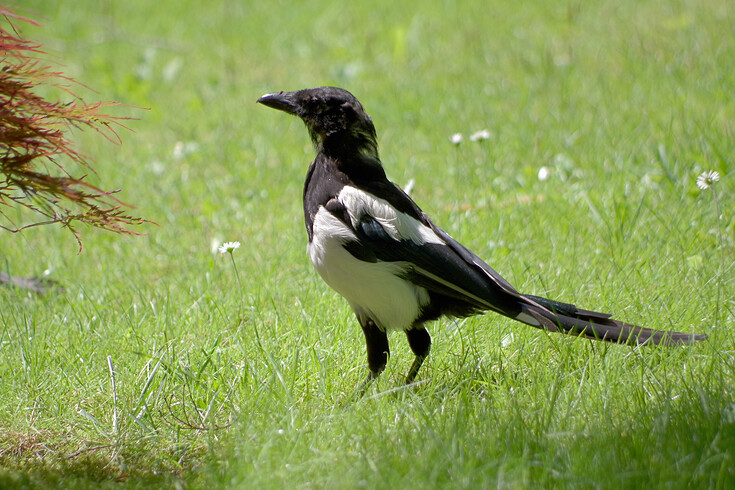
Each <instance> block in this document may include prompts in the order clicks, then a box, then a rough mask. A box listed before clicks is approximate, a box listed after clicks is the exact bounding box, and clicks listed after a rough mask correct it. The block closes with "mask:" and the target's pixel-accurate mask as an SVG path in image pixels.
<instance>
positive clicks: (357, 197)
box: [337, 186, 446, 245]
mask: <svg viewBox="0 0 735 490" xmlns="http://www.w3.org/2000/svg"><path fill="white" fill-rule="evenodd" d="M337 199H338V200H339V201H340V202H341V203H342V204H343V205H344V207H345V208H346V209H347V212H348V214H349V215H350V221H352V226H353V227H357V224H358V223H359V221H360V218H361V217H362V216H364V215H365V214H368V215H370V216H372V217H373V218H375V220H376V221H377V222H378V223H380V225H381V226H382V227H383V229H384V230H385V232H386V233H388V235H390V237H391V238H393V239H394V240H396V241H401V240H411V241H412V242H414V243H416V244H419V245H423V244H424V243H436V244H439V245H446V243H444V240H442V239H441V238H440V237H439V236H438V235H437V234H436V233H434V230H432V229H431V228H429V227H428V226H426V225H424V224H423V223H421V222H420V221H418V220H416V219H414V218H412V217H411V216H409V215H407V214H406V213H401V212H400V211H397V210H396V209H395V208H394V207H393V206H391V205H390V204H389V203H388V201H386V200H385V199H380V198H379V197H375V196H373V195H372V194H369V193H367V192H364V191H361V190H359V189H357V188H355V187H352V186H345V187H344V188H343V189H342V190H341V191H340V193H339V196H337Z"/></svg>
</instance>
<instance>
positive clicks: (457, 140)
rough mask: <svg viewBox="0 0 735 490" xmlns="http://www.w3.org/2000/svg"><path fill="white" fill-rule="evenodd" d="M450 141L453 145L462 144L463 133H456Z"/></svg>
mask: <svg viewBox="0 0 735 490" xmlns="http://www.w3.org/2000/svg"><path fill="white" fill-rule="evenodd" d="M449 141H451V142H452V144H455V145H458V144H460V143H461V142H462V133H454V134H453V135H452V136H450V137H449Z"/></svg>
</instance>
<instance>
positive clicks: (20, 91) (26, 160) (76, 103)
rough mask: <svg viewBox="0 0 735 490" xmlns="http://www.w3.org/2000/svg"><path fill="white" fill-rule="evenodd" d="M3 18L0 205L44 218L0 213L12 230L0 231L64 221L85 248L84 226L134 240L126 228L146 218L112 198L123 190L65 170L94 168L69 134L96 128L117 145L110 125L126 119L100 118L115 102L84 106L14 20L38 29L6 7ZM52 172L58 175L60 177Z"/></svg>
mask: <svg viewBox="0 0 735 490" xmlns="http://www.w3.org/2000/svg"><path fill="white" fill-rule="evenodd" d="M0 16H1V17H4V19H5V21H7V23H8V24H9V26H10V30H6V29H5V28H4V26H2V25H0V56H1V57H2V65H1V66H0V205H5V206H14V205H17V206H22V207H24V208H26V209H30V210H32V211H34V212H36V213H38V214H40V215H42V216H43V218H42V219H41V221H38V222H35V223H31V224H25V225H16V224H14V223H13V222H12V220H11V219H10V218H9V217H8V215H7V214H6V213H5V212H4V211H3V208H2V207H0V219H2V220H3V221H5V222H6V223H7V224H8V226H5V225H4V224H2V223H0V228H2V229H4V230H7V231H10V232H18V231H21V230H23V229H25V228H29V227H32V226H39V225H46V224H52V223H59V224H61V225H62V226H64V227H66V228H67V229H69V230H70V231H71V232H72V233H73V234H74V237H75V238H76V239H77V242H78V243H79V249H80V250H81V247H82V242H81V238H80V235H79V232H78V231H77V230H76V228H75V225H76V223H79V222H82V223H88V224H90V225H93V226H96V227H99V228H103V229H106V230H110V231H114V232H117V233H127V234H133V235H135V234H137V233H134V232H132V231H130V230H128V229H127V228H126V226H128V225H138V224H141V223H142V222H144V221H145V220H143V219H141V218H135V217H132V216H129V215H127V214H125V212H124V211H123V210H122V209H121V208H122V206H123V203H122V202H121V201H119V200H118V199H116V198H115V197H114V196H113V194H115V193H116V192H118V191H103V190H101V189H99V188H98V187H96V186H94V185H92V184H90V183H88V182H86V181H85V180H84V179H85V177H86V176H81V177H74V176H72V175H70V174H69V172H67V171H66V170H65V169H64V167H63V165H62V162H63V161H64V160H67V161H71V162H74V163H76V164H78V165H80V166H81V167H83V168H87V169H89V170H92V169H91V167H90V161H89V160H88V158H87V157H86V156H84V155H83V154H81V153H80V152H78V151H77V150H75V149H74V147H73V145H72V142H71V141H70V140H69V138H68V132H69V130H70V129H71V128H80V129H84V128H87V129H90V128H91V129H93V130H95V131H97V132H99V133H100V134H102V135H104V136H105V137H106V138H107V139H110V140H112V141H114V142H120V139H119V136H118V134H117V133H116V132H115V128H114V127H113V126H115V125H117V126H118V127H124V126H122V124H121V122H120V121H121V120H122V119H124V118H120V117H115V116H111V115H108V114H104V113H102V112H101V111H102V110H104V109H106V108H108V107H111V106H115V105H118V104H117V103H116V102H98V103H95V104H87V103H85V102H84V101H83V100H82V99H81V98H79V97H78V96H77V95H75V94H74V93H73V92H71V90H70V89H69V88H68V85H69V83H70V82H74V80H72V79H70V78H68V77H66V76H64V75H63V74H61V73H58V72H53V71H51V68H50V67H49V66H44V65H42V64H41V61H40V60H39V59H38V58H37V56H38V55H39V54H41V53H43V51H41V50H40V45H39V44H34V43H31V42H30V41H27V40H24V39H23V38H22V37H21V35H20V34H19V33H18V31H17V29H16V27H15V26H14V25H13V23H12V20H11V19H16V20H19V21H24V22H28V23H31V24H33V25H38V24H37V23H35V22H34V21H32V20H30V19H26V18H24V17H20V16H18V15H16V14H14V13H12V12H10V11H9V10H7V9H5V8H2V7H0ZM1 17H0V18H1ZM11 31H12V32H11ZM43 85H45V86H53V87H56V88H59V89H61V90H64V91H65V92H66V93H67V94H69V95H70V96H71V98H72V99H73V101H72V102H69V103H61V102H49V101H47V100H46V99H44V98H43V97H40V96H38V95H36V93H35V91H34V90H35V89H36V87H39V86H43ZM49 167H50V168H52V169H56V172H55V173H56V175H52V174H51V173H50V172H49ZM92 171H93V170H92ZM72 206H73V207H72Z"/></svg>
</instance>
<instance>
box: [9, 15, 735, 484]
mask: <svg viewBox="0 0 735 490" xmlns="http://www.w3.org/2000/svg"><path fill="white" fill-rule="evenodd" d="M16 3H19V4H20V5H22V10H20V8H18V9H19V12H20V13H23V14H25V15H27V16H29V17H33V18H35V19H36V20H38V21H40V22H41V23H42V24H43V25H42V27H32V26H27V25H23V26H22V28H23V32H24V34H25V36H26V37H28V38H31V39H35V40H38V41H39V42H42V43H43V45H44V49H45V50H46V51H47V53H48V55H47V58H48V59H50V60H53V61H54V62H57V63H59V64H60V69H61V70H63V71H64V73H65V74H67V75H69V76H71V77H74V78H76V79H77V80H79V81H81V82H83V83H84V84H85V85H86V86H88V87H90V88H89V89H87V88H85V87H81V86H80V87H77V88H76V89H75V90H76V91H77V92H78V93H80V94H81V95H83V96H84V99H85V100H87V101H90V102H91V101H95V100H117V101H119V102H121V103H123V104H125V106H124V107H119V108H116V109H112V112H113V113H114V114H115V115H119V116H126V117H132V118H135V119H134V120H130V121H127V122H126V126H128V127H129V128H130V130H125V129H122V130H120V131H119V133H120V136H121V138H122V141H123V142H122V144H120V145H116V144H113V143H110V142H109V141H107V140H105V139H104V138H101V137H100V136H99V135H98V134H96V133H94V132H91V133H90V132H80V131H77V132H75V133H74V138H75V140H76V141H77V142H78V145H79V148H81V149H82V150H83V151H84V153H85V154H87V155H89V156H90V157H92V158H94V160H95V161H96V163H95V167H94V168H95V170H96V174H92V175H90V176H89V178H90V179H91V181H92V182H93V183H95V184H97V185H100V186H102V187H104V188H120V189H122V190H121V192H120V193H119V195H118V196H119V198H120V199H122V200H123V201H125V202H126V203H129V204H131V205H133V206H134V209H130V212H131V213H132V214H135V215H138V216H142V217H144V218H146V219H148V220H151V221H152V222H155V224H146V225H143V226H141V227H138V228H136V229H135V231H137V232H140V233H143V235H142V236H122V235H116V234H113V233H109V232H105V231H100V230H96V229H93V228H89V227H84V226H82V227H80V231H81V232H82V239H83V245H84V246H83V250H82V252H81V253H78V247H77V243H76V241H75V240H74V237H73V236H72V235H71V234H70V233H69V232H68V231H66V230H63V229H59V228H55V227H37V228H32V229H28V230H26V231H24V232H23V233H20V234H10V233H8V232H4V231H2V232H0V253H1V254H2V255H0V268H1V270H3V271H4V272H8V273H10V274H12V275H16V276H31V275H43V274H46V275H47V277H48V278H50V279H53V280H55V281H58V283H59V284H60V285H62V286H63V290H60V289H57V290H54V291H52V292H50V293H47V294H43V295H38V294H33V293H29V292H27V291H24V290H21V289H11V288H5V287H3V288H0V487H2V488H16V487H17V488H23V487H58V488H100V487H106V486H117V485H121V486H125V487H131V488H135V487H149V486H152V487H178V488H181V487H187V488H291V487H297V488H354V487H368V488H421V487H423V488H426V487H429V488H431V487H451V488H460V487H462V488H464V487H469V488H486V487H498V488H501V487H502V488H528V487H542V488H543V487H561V488H568V487H581V488H589V487H601V488H623V487H626V488H627V487H634V488H659V487H665V488H684V487H692V488H723V489H724V488H733V487H734V486H735V268H734V265H733V256H734V252H735V217H734V216H735V199H733V193H734V192H735V180H733V177H732V176H733V175H735V173H734V171H735V98H734V97H733V94H735V72H734V71H733V69H732V67H733V66H735V29H734V28H733V26H735V8H733V6H731V5H730V3H728V2H723V1H722V0H680V1H672V2H664V1H644V2H636V1H632V0H624V1H620V0H618V1H591V2H572V1H567V2H545V1H541V0H536V1H531V2H522V3H516V2H500V1H493V2H480V1H477V2H453V1H445V2H433V1H430V2H393V1H382V0H374V1H372V2H352V3H349V4H347V3H344V4H341V5H337V4H332V3H331V2H326V1H313V2H290V1H285V0H284V1H274V2H252V1H251V2H247V1H241V2H234V1H221V2H196V1H190V0H176V1H174V0H159V1H157V2H144V1H139V0H133V1H128V2H115V1H92V0H81V1H76V2H52V1H48V0H23V1H22V2H16ZM250 4H252V5H250ZM318 85H337V86H341V87H344V88H346V89H348V90H350V91H351V92H353V93H354V94H355V95H356V96H357V97H358V98H359V99H360V100H361V101H362V102H363V104H364V106H365V107H366V109H367V111H368V112H369V113H370V115H371V116H372V118H373V121H374V122H375V125H376V128H377V131H378V135H379V142H380V145H381V148H380V151H381V157H382V160H383V163H384V165H385V167H386V171H387V173H388V175H389V177H390V178H391V179H392V180H394V181H395V182H397V183H398V184H399V185H401V186H406V185H408V184H409V183H412V185H413V190H412V197H414V199H415V200H416V201H417V202H418V203H419V205H420V206H422V208H423V209H424V211H425V212H427V213H428V214H430V215H431V217H432V219H433V220H434V221H435V222H436V223H437V224H438V225H439V226H441V227H443V228H444V229H446V230H447V231H448V232H449V233H450V234H451V235H452V236H454V237H455V238H456V239H458V240H459V241H460V242H462V243H464V244H465V245H466V246H468V247H469V248H470V249H471V250H473V251H474V252H475V253H476V254H477V255H479V256H480V257H483V258H484V259H486V260H487V262H488V263H490V264H491V265H492V266H493V267H494V268H495V269H496V270H498V271H499V272H500V273H501V274H503V275H504V276H505V277H506V278H507V279H508V280H509V281H510V282H511V283H513V284H514V285H515V286H516V287H517V288H518V289H519V290H521V291H523V292H527V293H531V294H539V295H546V296H549V297H552V298H555V299H558V300H562V301H568V302H575V303H577V304H579V305H580V306H582V307H585V308H590V309H597V310H600V311H609V312H614V313H615V316H616V317H617V318H619V319H623V320H626V321H629V322H631V323H636V324H640V325H644V326H648V327H654V328H660V329H672V330H673V329H676V330H680V331H685V332H697V333H706V334H707V335H709V340H707V341H706V342H704V343H700V344H698V345H694V346H689V347H682V348H674V349H667V348H657V347H649V348H629V347H623V346H617V345H609V344H600V343H594V342H590V341H586V340H581V339H575V338H573V337H565V336H561V335H557V334H547V333H545V332H542V331H539V330H535V329H532V328H529V327H526V326H524V325H522V324H520V323H516V322H513V321H511V320H508V319H506V318H504V317H500V316H497V315H493V314H488V315H486V316H480V317H474V318H470V319H464V320H452V319H449V320H446V319H445V320H441V321H438V322H436V323H434V324H432V325H431V326H430V331H431V333H432V336H433V339H434V345H433V349H432V355H431V357H430V358H429V359H428V360H427V362H426V363H425V364H424V367H423V368H422V370H421V372H420V373H419V383H418V384H417V385H416V386H411V387H408V388H406V387H404V386H403V385H402V380H403V377H404V376H405V373H406V372H407V370H408V367H409V365H410V363H411V360H412V354H411V352H410V350H409V348H408V345H407V343H406V341H405V337H404V336H403V335H398V334H394V335H392V336H391V337H390V340H391V347H392V357H391V359H390V361H389V363H388V368H387V370H386V372H385V373H384V374H383V375H382V377H381V378H380V379H379V380H378V382H377V383H375V384H374V385H373V386H372V387H371V388H370V390H369V391H368V393H367V394H366V395H365V396H364V397H362V398H359V399H356V398H355V396H354V395H355V392H356V388H357V387H358V386H359V385H360V383H361V382H362V380H363V378H364V376H365V375H366V372H367V366H366V360H365V346H364V339H363V336H362V331H361V330H360V328H359V326H358V324H357V322H356V320H355V319H354V317H353V314H352V312H351V310H350V309H349V306H348V305H347V304H346V302H345V301H344V300H342V299H341V298H340V297H339V296H338V295H337V294H336V293H334V292H332V291H331V290H329V289H328V288H327V286H326V285H324V284H323V283H322V282H321V280H320V279H319V277H318V276H317V275H316V273H315V272H314V271H313V270H312V268H311V265H310V264H309V261H308V258H307V256H306V254H305V244H306V233H305V230H304V227H303V212H302V210H301V192H302V186H303V179H304V176H305V173H306V169H307V166H308V164H309V163H310V161H311V159H312V158H313V150H312V148H311V145H310V142H309V139H308V136H307V133H306V131H305V129H304V127H303V124H302V123H301V122H300V121H298V120H297V119H296V118H290V117H287V116H286V115H284V114H281V113H277V112H275V111H272V110H269V109H267V108H265V107H262V106H259V105H257V104H256V103H255V100H256V99H257V98H258V97H259V96H260V95H262V94H263V93H267V92H274V91H280V90H295V89H299V88H305V87H311V86H318ZM92 89H94V90H92ZM480 130H487V131H488V138H487V139H481V140H479V141H471V140H470V135H472V134H473V133H475V132H477V131H480ZM455 133H461V134H462V135H463V140H462V141H461V142H460V143H459V144H456V145H455V144H453V143H452V142H451V141H450V137H451V136H452V135H453V134H455ZM74 170H75V172H77V173H81V172H83V171H82V170H78V169H74ZM706 170H715V171H717V172H719V174H720V176H721V179H720V181H719V182H717V183H716V184H714V191H715V192H712V189H705V190H700V189H699V188H698V187H697V185H696V179H697V176H698V175H699V174H701V173H702V172H703V171H706ZM715 198H716V199H715ZM716 204H717V205H718V206H719V212H720V213H721V215H720V216H719V217H718V215H717V208H716ZM2 211H3V212H4V213H7V214H8V215H9V216H10V217H11V218H13V219H20V220H22V219H26V218H27V216H26V215H23V214H16V213H15V211H14V210H9V209H3V210H2ZM233 240H237V241H240V242H241V243H242V247H241V248H239V249H238V250H235V251H234V252H233V254H232V256H230V255H228V254H219V253H217V251H216V246H217V245H218V244H221V243H222V242H225V241H233Z"/></svg>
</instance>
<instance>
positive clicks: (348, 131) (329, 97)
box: [258, 87, 378, 158]
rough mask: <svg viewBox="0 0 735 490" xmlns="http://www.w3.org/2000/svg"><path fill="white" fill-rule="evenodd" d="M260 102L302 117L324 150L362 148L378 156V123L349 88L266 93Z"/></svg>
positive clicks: (310, 133)
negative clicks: (376, 124)
mask: <svg viewBox="0 0 735 490" xmlns="http://www.w3.org/2000/svg"><path fill="white" fill-rule="evenodd" d="M258 102H259V103H260V104H263V105H265V106H267V107H271V108H273V109H278V110H279V111H283V112H287V113H289V114H293V115H295V116H299V117H300V118H301V119H302V120H303V121H304V123H305V124H306V128H307V129H308V130H309V135H310V136H311V140H312V141H313V142H314V147H315V148H316V150H317V151H318V152H320V151H327V152H329V151H342V150H343V149H345V148H351V149H352V150H353V151H354V150H358V151H359V152H360V153H363V154H364V155H365V156H368V157H374V158H377V156H378V145H377V142H376V135H375V126H373V121H372V120H371V119H370V116H368V115H367V113H366V112H365V109H363V107H362V104H360V101H358V100H357V99H356V98H355V96H354V95H352V94H351V93H349V92H348V91H347V90H344V89H341V88H337V87H318V88H309V89H304V90H298V91H296V92H277V93H273V94H266V95H264V96H262V97H261V98H259V99H258Z"/></svg>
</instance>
